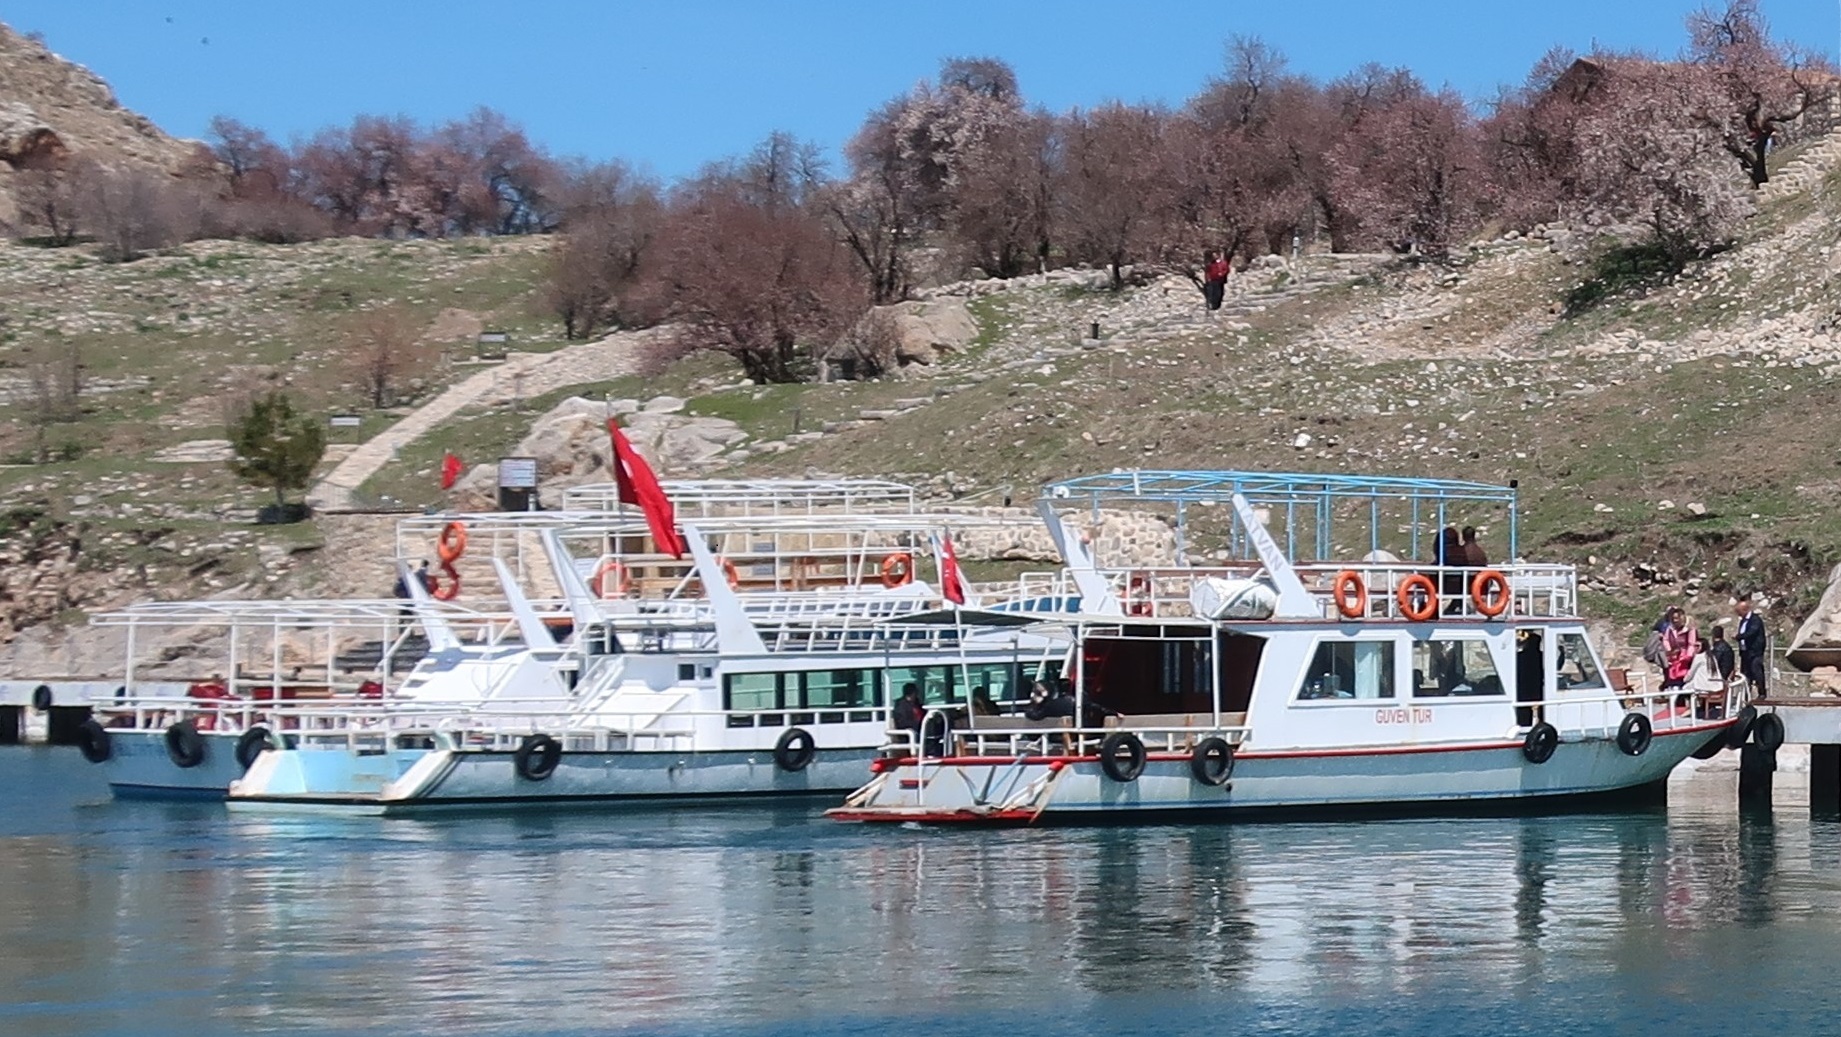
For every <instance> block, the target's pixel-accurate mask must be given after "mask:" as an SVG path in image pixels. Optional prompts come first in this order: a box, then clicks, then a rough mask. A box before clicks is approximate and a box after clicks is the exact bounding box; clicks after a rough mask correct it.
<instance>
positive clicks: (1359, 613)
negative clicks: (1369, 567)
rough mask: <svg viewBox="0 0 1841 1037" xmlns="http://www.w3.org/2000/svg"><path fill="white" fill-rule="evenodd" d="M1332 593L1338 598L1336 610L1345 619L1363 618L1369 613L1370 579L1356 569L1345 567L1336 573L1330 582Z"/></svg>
mask: <svg viewBox="0 0 1841 1037" xmlns="http://www.w3.org/2000/svg"><path fill="white" fill-rule="evenodd" d="M1330 594H1331V596H1333V597H1334V598H1335V599H1336V611H1337V612H1340V613H1342V617H1343V618H1344V619H1361V618H1362V617H1364V616H1366V615H1367V614H1368V581H1366V580H1364V579H1362V574H1361V573H1358V572H1356V571H1355V570H1354V569H1344V570H1343V571H1341V572H1339V573H1337V574H1336V579H1335V580H1333V581H1331V583H1330Z"/></svg>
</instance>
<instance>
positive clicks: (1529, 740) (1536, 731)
mask: <svg viewBox="0 0 1841 1037" xmlns="http://www.w3.org/2000/svg"><path fill="white" fill-rule="evenodd" d="M1559 747H1560V729H1559V728H1557V727H1554V726H1553V725H1552V724H1549V723H1548V722H1547V721H1545V720H1542V721H1540V722H1538V723H1536V724H1535V725H1534V726H1533V727H1530V728H1528V737H1526V738H1524V739H1522V741H1521V755H1522V756H1524V757H1526V758H1527V760H1528V762H1529V763H1532V764H1542V763H1546V762H1547V761H1548V760H1551V759H1553V752H1554V750H1555V749H1558V748H1559Z"/></svg>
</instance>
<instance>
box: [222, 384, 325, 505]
mask: <svg viewBox="0 0 1841 1037" xmlns="http://www.w3.org/2000/svg"><path fill="white" fill-rule="evenodd" d="M229 431H230V445H231V447H232V448H233V449H234V450H235V451H236V457H235V458H233V459H232V460H231V461H230V470H231V471H233V472H235V473H236V475H237V478H239V479H242V480H243V481H245V482H248V483H251V484H253V485H256V486H272V487H274V489H275V503H276V504H277V505H279V506H283V507H285V506H286V504H287V497H286V493H287V491H288V490H299V489H304V488H306V486H307V483H308V481H309V480H310V479H311V478H312V476H313V469H314V466H315V465H318V464H319V463H320V457H321V456H322V455H323V454H325V453H326V433H325V430H323V429H321V428H320V426H319V423H318V422H316V421H314V420H313V418H311V417H309V416H307V415H304V414H303V415H298V416H297V415H296V414H295V413H294V405H293V403H292V402H290V401H289V400H288V397H287V394H286V393H283V392H281V391H279V390H276V391H274V392H271V393H269V394H268V396H266V397H264V398H262V399H259V400H254V401H252V402H251V403H250V405H249V409H248V410H247V411H245V412H244V413H243V414H242V416H240V417H239V418H237V419H236V420H235V421H233V422H232V423H231V425H230V430H229Z"/></svg>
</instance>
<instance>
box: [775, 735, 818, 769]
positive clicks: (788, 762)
mask: <svg viewBox="0 0 1841 1037" xmlns="http://www.w3.org/2000/svg"><path fill="white" fill-rule="evenodd" d="M817 757H818V739H816V738H813V737H812V732H810V731H807V730H806V729H805V728H803V727H789V728H787V729H786V731H785V733H783V734H781V735H780V740H779V741H777V742H775V743H774V744H773V765H774V766H775V767H778V768H780V769H781V770H783V771H785V772H787V773H788V774H797V773H799V772H800V771H802V770H805V769H806V768H807V767H810V766H811V765H812V761H813V760H814V759H816V758H817Z"/></svg>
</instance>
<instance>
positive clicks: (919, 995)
mask: <svg viewBox="0 0 1841 1037" xmlns="http://www.w3.org/2000/svg"><path fill="white" fill-rule="evenodd" d="M1780 780H1782V781H1783V782H1784V783H1786V784H1793V783H1800V782H1801V781H1802V776H1801V775H1784V776H1783V777H1782V778H1781V779H1780ZM1697 781H1704V779H1697ZM0 790H4V792H5V796H6V798H5V804H4V806H0V897H3V898H4V909H3V910H0V1033H4V1034H9V1035H10V1034H35V1035H37V1034H43V1035H60V1034H123V1035H128V1034H135V1035H141V1034H197V1033H207V1034H220V1033H222V1034H241V1033H254V1032H259V1031H284V1032H310V1033H443V1034H447V1033H504V1034H574V1033H607V1032H645V1033H656V1032H663V1033H669V1034H682V1035H692V1034H717V1033H721V1034H731V1033H734V1034H794V1033H797V1034H857V1033H863V1032H866V1031H868V1030H870V1029H871V1028H872V1027H873V1028H878V1029H883V1030H890V1031H900V1032H912V1033H916V1034H927V1035H934V1034H981V1035H990V1034H999V1033H1001V1034H1018V1033H1045V1034H1048V1033H1052V1034H1089V1033H1091V1034H1101V1033H1105V1034H1118V1033H1135V1032H1144V1033H1151V1032H1155V1033H1159V1034H1170V1033H1202V1032H1220V1033H1231V1034H1236V1035H1238V1034H1280V1033H1330V1032H1335V1031H1359V1033H1360V1034H1362V1035H1376V1034H1379V1035H1391V1034H1402V1035H1405V1034H1415V1035H1417V1034H1541V1035H1550V1034H1554V1033H1556V1032H1560V1031H1561V1030H1578V1029H1580V1028H1583V1031H1584V1032H1604V1031H1607V1030H1609V1029H1610V1028H1612V1027H1617V1028H1619V1029H1620V1030H1621V1031H1622V1032H1623V1033H1625V1034H1632V1033H1635V1034H1662V1033H1669V1034H1683V1033H1697V1034H1698V1033H1773V1034H1778V1035H1788V1034H1800V1033H1815V1032H1824V1033H1825V1032H1830V1031H1831V1030H1832V1029H1833V1028H1834V1023H1833V1022H1832V1019H1831V1018H1830V1017H1831V1015H1832V1013H1833V1012H1834V1011H1835V1009H1836V1008H1837V1002H1838V1001H1841V998H1838V996H1837V994H1836V990H1837V987H1838V986H1841V938H1838V937H1841V824H1836V823H1833V822H1826V821H1818V822H1811V821H1810V820H1809V818H1808V817H1807V814H1806V812H1805V811H1803V810H1802V809H1799V808H1798V809H1793V808H1786V807H1784V806H1779V808H1778V809H1777V810H1776V812H1775V813H1774V814H1772V815H1765V816H1756V815H1754V816H1749V817H1746V818H1743V819H1741V818H1740V817H1739V816H1738V814H1737V811H1736V808H1735V807H1734V805H1733V799H1732V796H1731V792H1730V790H1729V789H1725V790H1721V789H1714V790H1712V792H1713V793H1716V794H1709V790H1708V789H1698V788H1697V789H1696V790H1694V791H1695V794H1693V795H1681V794H1679V793H1678V794H1677V795H1676V796H1675V797H1674V801H1673V803H1672V805H1671V806H1670V808H1669V809H1668V810H1667V811H1661V810H1656V811H1651V812H1634V813H1621V814H1588V815H1568V816H1559V817H1544V818H1512V819H1485V820H1452V819H1439V820H1407V821H1361V822H1341V823H1332V822H1322V823H1296V822H1286V823H1262V824H1243V825H1235V826H1210V827H1183V826H1165V827H1149V828H1141V829H1125V828H1113V829H1055V830H1021V831H984V832H969V831H933V830H927V831H923V830H912V829H895V830H891V829H886V828H875V829H870V828H864V827H856V826H846V825H839V824H835V823H831V822H826V821H823V820H819V819H816V817H815V814H816V806H817V805H813V804H802V805H799V806H790V805H789V806H780V807H765V808H748V809H722V810H697V811H681V812H662V811H651V812H643V813H612V812H602V813H587V814H574V815H567V814H565V815H524V816H503V817H466V818H449V819H443V820H439V821H421V820H379V819H375V818H323V817H305V818H303V817H290V818H265V817H254V816H250V815H247V814H240V813H239V814H230V813H226V812H225V810H224V809H223V808H222V807H221V806H214V805H167V804H156V803H116V802H113V801H111V800H110V799H109V797H108V794H107V790H106V789H105V788H104V787H103V786H102V784H101V783H100V781H99V780H98V777H97V775H96V774H95V773H94V772H93V770H92V769H91V768H89V767H88V765H86V764H84V763H83V762H82V761H81V759H80V758H79V757H78V755H77V753H76V752H75V751H74V750H59V749H7V750H0ZM818 805H823V804H818Z"/></svg>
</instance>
